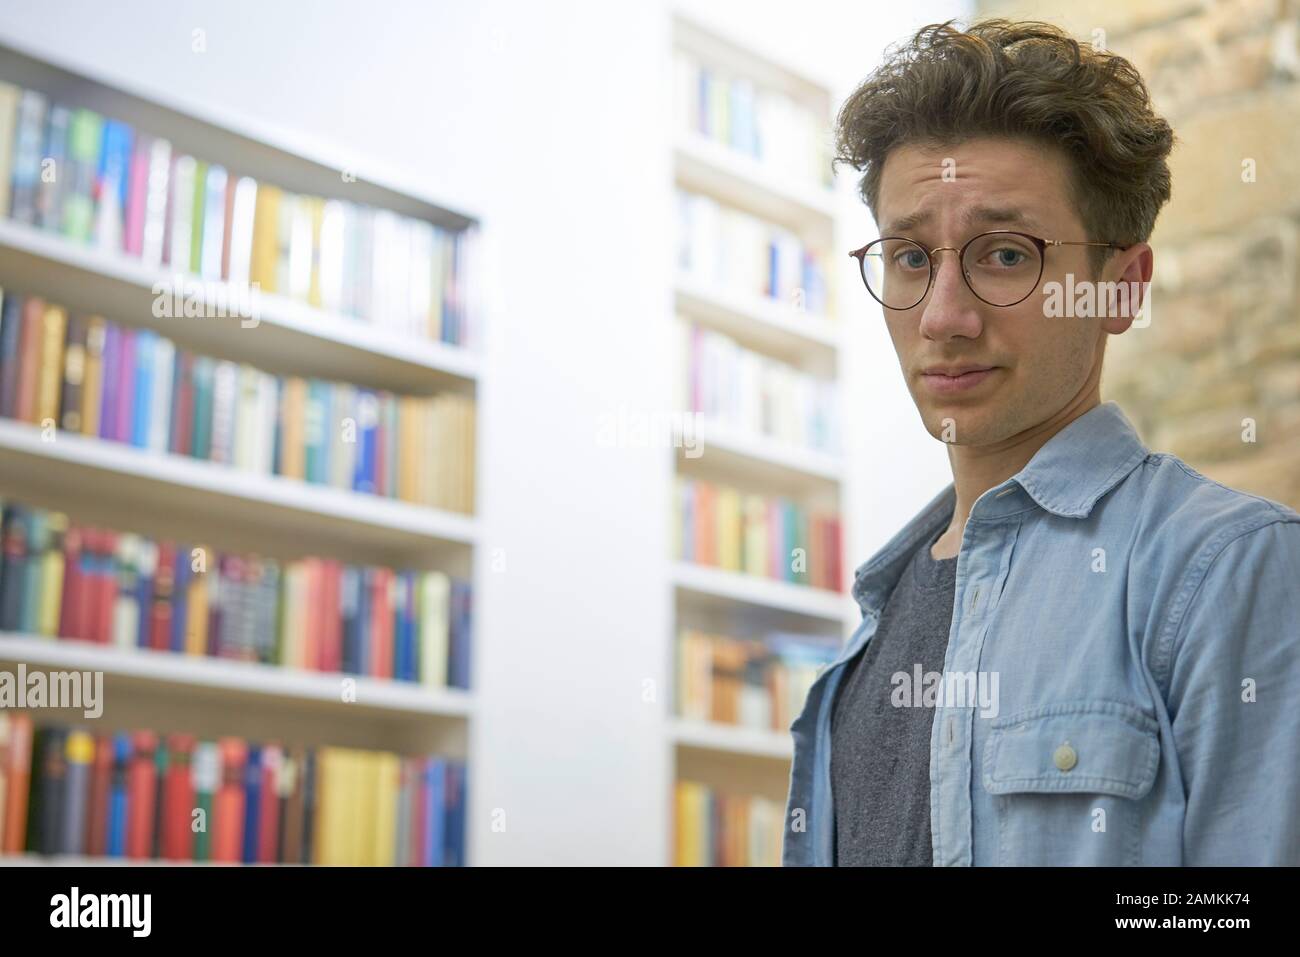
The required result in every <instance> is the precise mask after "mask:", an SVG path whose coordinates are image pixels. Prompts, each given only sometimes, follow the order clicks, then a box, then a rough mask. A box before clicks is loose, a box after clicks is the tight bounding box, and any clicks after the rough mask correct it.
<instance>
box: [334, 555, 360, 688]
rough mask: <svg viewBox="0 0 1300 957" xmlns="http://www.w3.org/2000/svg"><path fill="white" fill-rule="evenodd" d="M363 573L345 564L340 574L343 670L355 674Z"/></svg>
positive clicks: (356, 671)
mask: <svg viewBox="0 0 1300 957" xmlns="http://www.w3.org/2000/svg"><path fill="white" fill-rule="evenodd" d="M360 583H361V573H360V571H359V570H358V569H357V568H355V567H353V566H352V565H344V566H343V571H342V573H341V574H340V576H339V614H340V616H341V617H342V618H343V671H344V673H345V674H350V675H355V674H357V673H359V671H360V669H359V668H358V667H357V642H358V637H357V628H358V621H357V606H358V604H359V603H360V600H361V599H360V594H359V589H360Z"/></svg>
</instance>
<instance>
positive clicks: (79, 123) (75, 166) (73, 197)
mask: <svg viewBox="0 0 1300 957" xmlns="http://www.w3.org/2000/svg"><path fill="white" fill-rule="evenodd" d="M103 135H104V118H103V117H102V116H100V115H99V114H98V113H96V112H94V111H93V110H77V111H75V112H74V113H73V114H72V120H71V122H70V123H69V125H68V160H67V164H68V169H67V173H66V175H67V183H66V185H65V189H66V192H65V193H64V197H63V216H62V222H63V234H64V235H65V236H67V237H68V238H69V239H74V240H77V241H78V242H83V243H86V242H90V239H91V236H92V235H93V232H94V226H95V176H96V173H97V172H98V167H99V151H100V144H101V140H102V139H103Z"/></svg>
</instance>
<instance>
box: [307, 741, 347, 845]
mask: <svg viewBox="0 0 1300 957" xmlns="http://www.w3.org/2000/svg"><path fill="white" fill-rule="evenodd" d="M345 756H346V752H345V751H343V750H342V749H341V748H321V749H320V751H318V752H317V754H316V833H315V840H314V845H315V846H314V848H313V851H312V863H313V864H321V865H323V866H326V867H336V866H338V865H340V864H345V863H347V861H345V860H344V859H343V854H342V850H343V848H342V846H341V845H340V840H339V839H340V820H341V819H343V818H345V816H346V815H347V814H348V812H349V808H348V807H347V806H346V793H345V790H344V787H343V784H344V778H345V777H346V775H345V774H344V772H345V771H346V770H347V769H346V768H345V767H344V763H345Z"/></svg>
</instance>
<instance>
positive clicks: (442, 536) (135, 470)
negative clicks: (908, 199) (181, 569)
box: [0, 419, 478, 552]
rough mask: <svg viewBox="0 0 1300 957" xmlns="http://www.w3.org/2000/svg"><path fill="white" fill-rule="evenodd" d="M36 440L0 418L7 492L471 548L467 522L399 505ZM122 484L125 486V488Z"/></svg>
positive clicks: (138, 454) (194, 464)
mask: <svg viewBox="0 0 1300 957" xmlns="http://www.w3.org/2000/svg"><path fill="white" fill-rule="evenodd" d="M54 434H55V436H56V437H55V439H54V441H51V442H46V441H43V440H42V437H41V436H42V432H41V430H40V429H39V428H37V427H36V426H34V425H30V424H28V423H26V422H18V421H15V420H13V419H0V473H3V474H4V475H5V477H6V492H7V493H10V494H15V497H19V498H21V497H22V496H21V495H20V494H17V490H15V488H14V485H15V484H16V483H21V482H23V481H25V482H26V483H27V487H28V488H34V489H39V490H41V491H42V492H61V493H63V494H66V495H68V496H70V497H72V498H73V499H77V498H78V497H91V498H95V499H103V498H106V497H111V498H112V499H113V500H114V501H115V502H117V503H120V504H121V505H122V506H125V507H136V508H139V509H142V510H151V511H152V510H157V509H165V508H170V509H172V510H173V511H176V512H178V513H180V514H193V513H195V512H200V513H203V512H206V513H221V512H222V511H223V510H225V511H227V512H234V513H235V514H237V516H238V518H239V519H240V520H241V521H243V522H245V523H249V524H253V525H258V526H261V527H262V528H263V529H264V530H271V531H273V532H275V533H276V534H286V533H290V534H291V533H307V534H310V535H312V536H314V537H317V538H319V537H320V536H325V535H337V536H340V537H341V538H342V539H343V540H346V541H353V542H364V543H365V544H366V545H368V546H377V547H388V548H393V549H395V550H400V551H402V552H411V551H416V550H420V549H423V548H426V547H427V546H428V545H429V543H430V541H431V540H432V541H434V542H440V543H447V544H452V545H469V544H472V543H473V542H474V541H475V539H476V538H477V535H478V531H477V528H478V525H477V521H476V519H475V518H474V517H473V516H470V515H463V514H460V513H457V512H448V511H442V510H439V509H433V508H427V507H425V506H421V505H414V504H411V503H409V502H403V501H399V500H397V499H391V498H386V497H383V496H379V495H368V494H364V493H361V492H351V491H345V490H343V489H337V488H333V487H330V486H326V485H316V484H312V483H308V482H303V481H300V480H298V479H292V478H286V477H285V476H281V475H261V474H258V473H255V472H248V471H245V470H243V469H238V468H234V467H233V466H228V465H222V464H219V463H215V462H206V461H201V460H199V459H191V458H188V457H186V456H183V455H175V454H171V453H167V454H163V453H158V452H151V451H147V450H145V449H138V448H135V447H134V446H130V445H126V444H124V443H120V442H110V441H107V440H104V439H97V438H93V437H90V436H84V435H77V434H75V433H72V432H62V431H59V432H56V433H54ZM124 480H125V481H124Z"/></svg>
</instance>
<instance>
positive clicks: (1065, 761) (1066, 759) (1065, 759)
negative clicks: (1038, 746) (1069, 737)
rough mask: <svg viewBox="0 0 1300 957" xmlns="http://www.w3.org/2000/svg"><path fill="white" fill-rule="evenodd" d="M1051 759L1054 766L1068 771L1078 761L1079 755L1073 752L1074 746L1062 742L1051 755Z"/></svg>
mask: <svg viewBox="0 0 1300 957" xmlns="http://www.w3.org/2000/svg"><path fill="white" fill-rule="evenodd" d="M1052 760H1053V761H1055V762H1056V766H1057V767H1058V768H1060V769H1061V770H1062V771H1068V770H1070V768H1072V767H1074V766H1075V765H1076V764H1078V763H1079V756H1078V755H1077V754H1075V753H1074V748H1072V747H1070V746H1069V745H1068V744H1063V745H1061V746H1060V747H1059V748H1057V749H1056V751H1055V753H1054V754H1053V755H1052Z"/></svg>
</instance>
